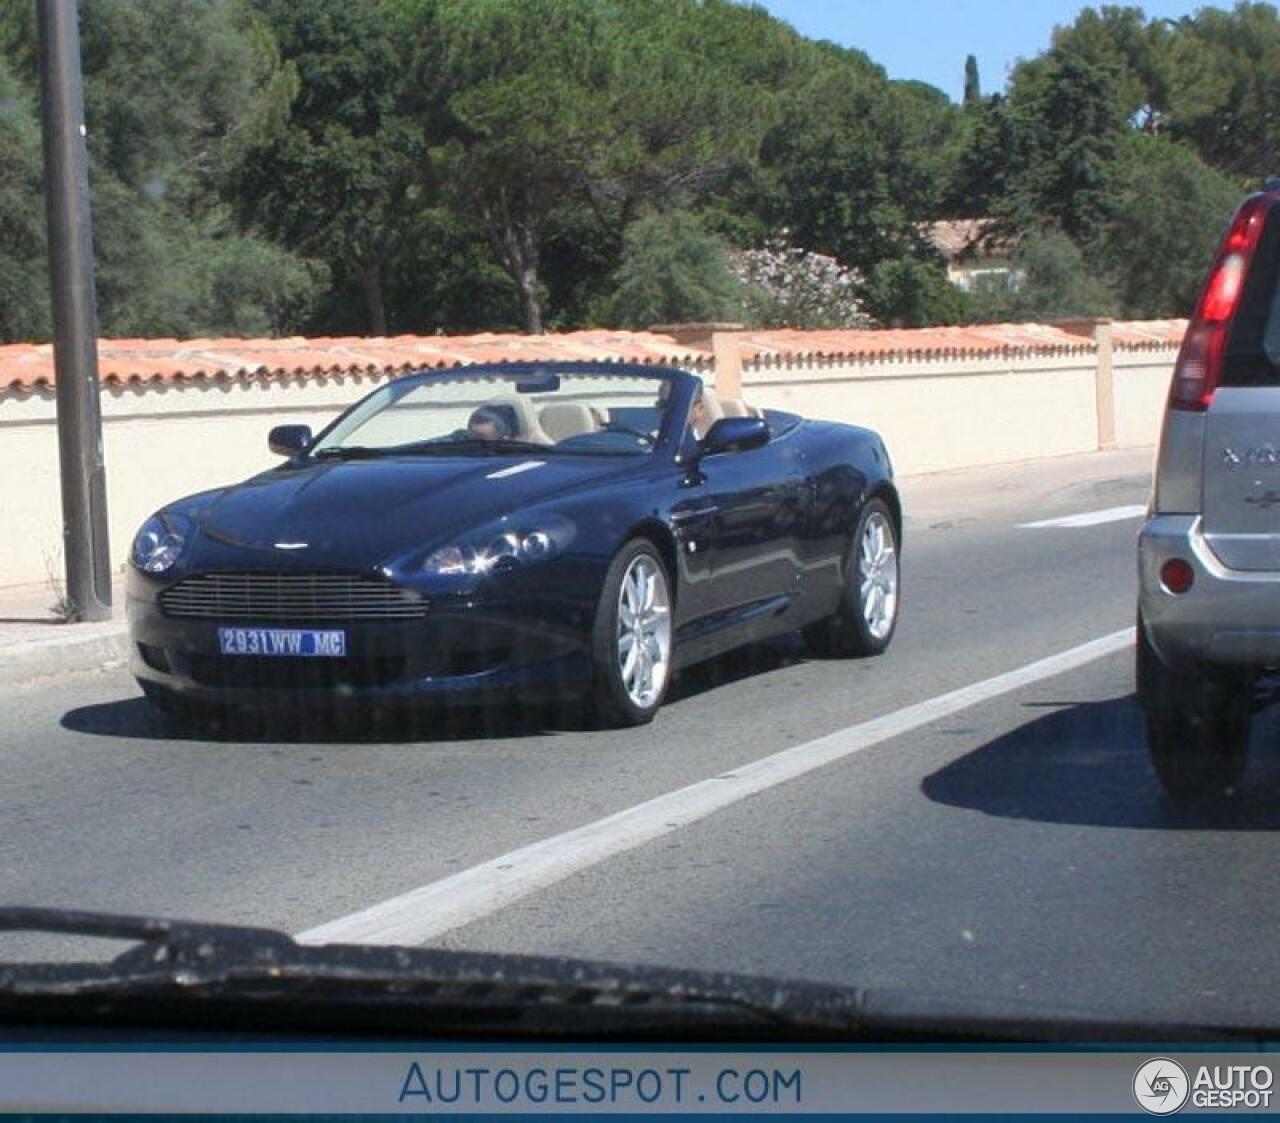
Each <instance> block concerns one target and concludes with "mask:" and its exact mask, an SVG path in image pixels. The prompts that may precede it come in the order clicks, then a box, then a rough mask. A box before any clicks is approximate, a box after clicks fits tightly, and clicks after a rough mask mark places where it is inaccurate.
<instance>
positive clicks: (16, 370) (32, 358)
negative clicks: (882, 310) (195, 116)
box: [0, 320, 1186, 393]
mask: <svg viewBox="0 0 1280 1123" xmlns="http://www.w3.org/2000/svg"><path fill="white" fill-rule="evenodd" d="M1185 327H1186V321H1184V320H1157V321H1146V322H1141V323H1117V324H1116V325H1115V327H1114V338H1115V344H1116V346H1117V347H1121V348H1161V347H1171V346H1175V345H1176V344H1177V343H1178V342H1179V341H1180V340H1181V338H1182V332H1183V330H1185ZM736 334H737V335H738V339H739V345H740V347H741V348H742V357H743V360H744V362H746V363H748V364H749V363H752V362H758V363H764V364H768V363H771V362H784V361H792V360H795V359H807V358H813V359H829V358H839V357H841V356H866V357H874V358H881V357H883V358H890V357H900V358H945V357H952V356H970V357H978V356H981V355H984V354H1008V355H1018V354H1046V353H1069V352H1072V351H1079V350H1082V349H1088V348H1091V347H1092V346H1093V342H1092V340H1091V339H1090V338H1089V336H1088V334H1087V332H1084V331H1083V329H1082V328H1081V327H1080V326H1079V325H1076V326H1075V328H1074V330H1071V328H1070V327H1069V326H1063V325H1053V324H985V325H978V326H973V327H952V328H920V329H911V330H888V329H847V330H840V331H799V330H790V329H786V330H772V331H744V332H739V333H736ZM711 359H712V352H711V346H710V341H709V339H708V340H705V341H701V340H700V341H697V342H693V341H686V342H680V341H679V340H677V339H676V336H675V334H668V333H663V332H653V331H634V332H633V331H578V332H566V333H564V334H560V335H494V334H482V335H470V336H430V335H428V336H414V335H403V336H395V337H391V338H386V339H374V338H361V337H343V338H310V339H303V338H298V337H294V338H289V339H189V340H176V339H104V340H100V341H99V344H98V371H99V376H100V377H101V379H102V381H103V382H104V383H105V384H107V385H108V386H113V385H114V386H124V385H135V386H147V385H162V384H169V383H180V382H185V381H198V380H213V381H230V380H241V381H243V380H260V379H284V378H289V379H298V378H320V377H327V376H333V375H338V374H382V375H387V376H390V375H395V374H401V373H404V372H406V371H411V370H423V369H430V368H446V367H454V366H462V365H465V364H468V363H479V362H497V361H503V360H508V361H510V360H531V361H542V362H551V361H556V360H561V361H563V360H589V361H596V362H641V363H666V364H671V365H675V366H685V367H706V366H708V365H709V364H710V362H711ZM53 381H54V362H53V347H52V345H51V344H48V343H39V344H35V343H14V344H7V345H3V346H0V393H2V392H5V391H9V392H18V393H22V392H31V391H36V390H39V389H41V388H48V387H50V386H52V384H53Z"/></svg>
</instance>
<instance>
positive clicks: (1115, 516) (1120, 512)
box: [1018, 504, 1147, 530]
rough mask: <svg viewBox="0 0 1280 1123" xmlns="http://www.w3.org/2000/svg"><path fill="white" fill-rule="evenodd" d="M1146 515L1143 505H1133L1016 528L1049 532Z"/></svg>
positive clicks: (1066, 516) (1021, 525)
mask: <svg viewBox="0 0 1280 1123" xmlns="http://www.w3.org/2000/svg"><path fill="white" fill-rule="evenodd" d="M1146 513H1147V508H1146V505H1145V504H1134V505H1133V506H1130V507H1108V508H1106V509H1105V510H1103V511H1085V513H1084V514H1082V515H1064V516H1063V517H1062V518H1060V519H1041V520H1040V521H1039V522H1037V523H1019V524H1018V527H1019V529H1020V530H1049V529H1051V528H1054V527H1060V526H1065V527H1072V526H1098V525H1099V524H1101V523H1115V522H1119V521H1120V520H1121V519H1136V518H1138V517H1139V516H1140V515H1145V514H1146Z"/></svg>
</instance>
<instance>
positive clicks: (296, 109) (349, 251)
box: [232, 0, 423, 335]
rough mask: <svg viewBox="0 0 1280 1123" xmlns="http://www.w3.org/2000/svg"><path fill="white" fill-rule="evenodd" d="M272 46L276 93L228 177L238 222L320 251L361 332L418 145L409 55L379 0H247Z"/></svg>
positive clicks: (377, 291)
mask: <svg viewBox="0 0 1280 1123" xmlns="http://www.w3.org/2000/svg"><path fill="white" fill-rule="evenodd" d="M255 7H256V9H257V11H258V12H259V14H260V17H261V18H262V20H263V21H264V22H265V25H266V27H267V28H268V29H269V30H270V32H271V34H272V36H273V37H274V41H275V43H276V44H277V45H278V50H279V56H280V59H281V62H282V67H283V70H282V73H283V75H284V78H283V79H282V80H281V82H280V83H278V89H280V88H282V89H283V90H284V92H285V95H286V107H285V108H284V109H283V111H282V112H278V113H276V114H275V115H274V116H272V117H268V118H267V119H266V120H265V121H263V122H262V123H261V125H260V127H259V128H258V130H257V132H256V135H254V136H253V137H251V138H250V139H249V140H248V142H247V143H245V144H244V145H242V147H241V151H240V153H239V159H238V163H237V167H236V169H235V171H234V174H233V176H232V190H233V193H234V197H235V199H236V200H237V203H238V208H239V214H240V218H241V221H242V222H244V223H245V224H255V225H258V226H260V227H261V228H262V229H263V230H265V231H266V232H267V233H268V234H269V235H270V236H271V237H272V238H273V239H275V240H277V241H278V242H280V243H282V244H284V245H285V246H287V247H289V248H290V249H292V250H294V251H296V252H298V253H301V254H305V255H306V256H308V257H314V258H318V259H320V260H321V261H323V262H324V263H325V264H326V266H327V267H328V269H329V271H330V273H331V274H332V277H333V279H334V282H335V283H336V284H337V285H339V286H340V287H342V288H343V289H344V290H346V291H350V292H352V293H353V295H355V294H358V297H359V299H360V302H361V304H362V305H363V308H364V311H365V324H364V326H365V328H366V330H367V331H369V332H370V333H372V334H374V335H385V334H386V333H387V330H388V329H387V323H388V321H387V310H386V301H385V297H384V292H383V285H384V276H385V273H386V270H387V268H388V263H389V261H390V260H391V259H392V258H393V256H394V255H395V253H396V251H397V248H398V246H399V244H400V240H401V236H402V231H403V229H404V226H405V224H406V223H407V221H408V216H409V215H410V214H411V213H412V211H413V209H414V208H415V206H417V205H419V204H418V202H417V200H416V199H415V196H414V193H415V189H416V186H417V184H418V181H419V176H420V165H421V159H422V152H423V138H422V129H421V127H420V125H419V124H418V122H416V121H415V120H414V119H413V118H412V117H411V116H410V115H409V114H408V113H407V112H406V111H405V107H404V103H405V96H406V74H407V67H408V61H409V55H408V48H407V45H406V41H405V40H406V36H405V35H404V33H403V25H402V23H401V21H400V20H398V19H396V18H393V17H394V13H393V12H392V10H391V9H390V8H389V7H388V6H387V5H385V4H381V3H377V2H370V3H361V4H351V3H347V2H346V0H256V3H255Z"/></svg>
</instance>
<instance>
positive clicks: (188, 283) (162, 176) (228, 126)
mask: <svg viewBox="0 0 1280 1123" xmlns="http://www.w3.org/2000/svg"><path fill="white" fill-rule="evenodd" d="M33 10H34V7H33V6H28V5H23V6H22V9H21V11H15V10H14V9H13V8H9V9H6V10H5V18H4V19H3V20H0V44H2V48H0V49H3V52H4V54H5V55H6V57H7V58H8V59H9V60H10V64H11V71H10V73H11V75H12V76H13V77H14V78H15V79H16V82H17V86H18V90H17V92H16V93H15V95H14V98H13V99H12V101H13V104H14V105H15V106H20V105H24V104H27V103H30V104H34V99H35V91H36V85H37V83H36V73H35V56H36V50H35V23H34V19H32V18H30V17H31V13H32V12H33ZM80 17H81V40H82V47H83V50H82V55H83V68H84V82H85V113H86V121H87V125H88V130H89V159H90V176H89V179H90V188H91V192H92V203H93V208H94V249H95V255H96V259H97V261H96V264H97V270H96V282H97V296H98V313H99V323H100V325H101V328H102V331H103V333H104V334H106V335H191V334H211V333H223V334H225V333H240V332H252V333H260V332H262V331H265V330H277V331H279V330H284V329H286V328H289V327H292V326H295V325H296V324H297V323H298V321H299V318H300V317H301V316H302V315H304V314H305V310H306V308H307V307H308V306H309V303H310V301H311V299H312V297H313V296H314V293H315V289H316V287H317V286H318V284H319V283H320V277H319V276H318V274H317V272H316V271H315V270H314V269H312V268H311V267H310V266H309V265H308V264H307V263H305V262H303V261H300V260H299V259H297V258H295V257H294V256H293V255H291V254H289V253H288V252H287V251H285V250H283V249H281V248H279V247H276V246H273V245H271V244H270V243H268V242H267V241H265V240H263V239H261V238H258V237H256V236H254V234H253V233H252V232H247V231H244V230H242V229H241V228H240V227H239V226H238V225H237V224H236V223H235V222H234V221H232V219H231V217H230V215H229V214H228V212H227V208H226V206H225V204H224V202H223V198H222V193H223V190H224V188H225V175H226V171H227V168H228V166H229V163H230V161H231V159H232V154H233V152H234V151H235V150H236V147H237V145H238V144H239V143H241V139H242V134H243V131H244V129H245V128H246V127H247V126H248V125H251V124H252V123H254V122H255V121H257V120H258V119H259V116H260V104H261V102H262V99H263V98H264V97H265V96H266V91H267V90H268V88H269V87H270V84H271V78H272V75H271V73H270V59H269V56H268V55H267V54H264V51H263V49H262V48H263V43H262V41H261V37H260V36H259V35H258V33H257V29H256V28H255V27H254V24H253V21H252V19H251V18H250V16H249V14H248V12H247V11H246V9H245V8H244V7H243V6H242V5H241V4H239V3H236V2H232V0H227V2H215V0H84V2H83V3H81V5H80ZM6 100H9V99H6ZM23 166H24V165H23V164H22V161H21V160H15V164H14V171H13V172H12V173H11V174H13V175H16V174H18V171H19V170H20V169H21V168H22V167H23ZM41 202H42V201H37V202H36V206H35V210H34V214H35V215H36V216H40V217H41V218H42V212H43V207H42V205H41ZM45 272H46V269H45V267H44V264H43V262H42V263H41V266H40V268H39V269H38V270H36V274H37V276H38V277H41V278H42V277H43V274H44V273H45ZM41 283H42V281H37V282H36V284H37V285H39V284H41ZM46 324H47V321H33V322H32V326H31V327H29V328H25V329H23V330H24V331H34V332H41V333H43V331H44V330H47V328H46Z"/></svg>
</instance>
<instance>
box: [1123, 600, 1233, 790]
mask: <svg viewBox="0 0 1280 1123" xmlns="http://www.w3.org/2000/svg"><path fill="white" fill-rule="evenodd" d="M1135 670H1136V677H1137V687H1138V700H1139V701H1140V702H1141V703H1142V709H1143V711H1144V713H1145V715H1146V726H1147V748H1148V751H1149V752H1150V755H1151V766H1152V768H1153V769H1154V770H1155V774H1156V778H1157V779H1158V780H1159V781H1160V786H1161V787H1163V788H1164V790H1165V791H1166V792H1168V794H1169V795H1170V796H1172V797H1173V798H1175V799H1179V800H1194V799H1214V798H1219V797H1221V796H1224V795H1229V794H1231V792H1233V791H1234V790H1235V789H1236V787H1237V786H1238V785H1239V783H1240V779H1241V777H1242V776H1243V775H1244V769H1245V764H1246V763H1247V761H1248V755H1249V731H1250V728H1251V727H1252V724H1253V684H1252V678H1251V676H1249V675H1248V674H1244V673H1231V672H1226V671H1219V670H1217V669H1216V668H1207V667H1200V668H1198V669H1197V670H1195V671H1182V670H1174V669H1173V668H1171V667H1169V666H1168V665H1167V664H1166V663H1165V662H1164V660H1163V659H1161V658H1160V656H1159V655H1158V654H1157V653H1156V650H1155V648H1153V647H1152V646H1151V643H1150V641H1149V640H1148V639H1147V634H1146V629H1145V627H1144V626H1143V623H1142V621H1141V619H1139V621H1138V643H1137V656H1136V668H1135Z"/></svg>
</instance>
